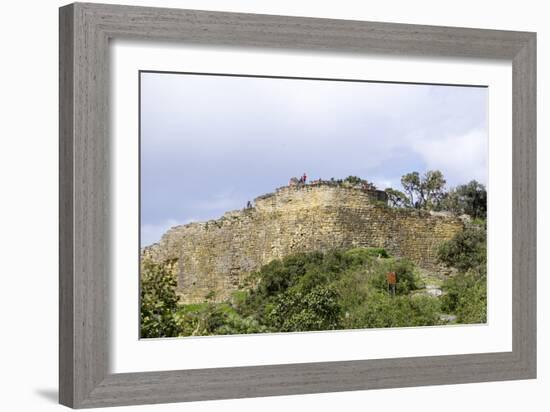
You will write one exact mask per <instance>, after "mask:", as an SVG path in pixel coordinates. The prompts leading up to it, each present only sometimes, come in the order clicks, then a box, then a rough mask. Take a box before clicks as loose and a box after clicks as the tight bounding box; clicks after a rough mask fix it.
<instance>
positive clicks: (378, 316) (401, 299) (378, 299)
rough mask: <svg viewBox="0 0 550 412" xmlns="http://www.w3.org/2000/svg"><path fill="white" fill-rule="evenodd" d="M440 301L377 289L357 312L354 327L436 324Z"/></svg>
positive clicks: (437, 322)
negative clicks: (399, 294) (394, 294)
mask: <svg viewBox="0 0 550 412" xmlns="http://www.w3.org/2000/svg"><path fill="white" fill-rule="evenodd" d="M439 314H440V303H439V300H438V299H437V298H434V297H430V296H423V295H417V296H395V297H391V296H390V295H388V294H387V293H383V292H380V291H377V292H375V293H373V294H371V295H370V296H369V298H368V300H367V301H366V302H365V303H364V305H362V306H361V307H360V308H359V310H358V313H356V314H355V317H356V319H357V321H356V326H355V327H362V328H390V327H405V326H432V325H438V324H439V323H440V320H439Z"/></svg>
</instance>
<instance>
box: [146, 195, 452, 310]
mask: <svg viewBox="0 0 550 412" xmlns="http://www.w3.org/2000/svg"><path fill="white" fill-rule="evenodd" d="M383 195H384V194H383V192H379V191H371V192H367V191H364V190H360V189H355V188H345V187H338V186H331V185H311V186H310V185H306V186H301V187H284V188H280V189H278V190H277V191H276V192H275V193H272V194H268V195H264V196H261V197H259V198H256V199H255V205H254V207H253V208H251V209H244V210H239V211H232V212H228V213H226V214H225V215H224V216H223V217H222V218H220V219H217V220H210V221H208V222H201V223H191V224H187V225H184V226H177V227H174V228H172V229H170V230H169V231H168V232H167V233H166V234H165V235H164V236H163V237H162V239H161V241H160V242H159V243H158V244H155V245H153V246H150V247H147V248H145V249H144V250H143V251H142V254H143V255H147V256H149V257H150V258H152V259H154V260H156V261H159V262H160V261H163V260H165V259H172V258H177V259H178V263H177V266H176V269H175V270H177V275H178V293H179V294H180V296H181V297H182V301H183V302H186V303H194V302H201V301H203V300H204V298H205V296H206V295H208V294H212V293H214V300H218V301H220V300H223V299H225V298H227V297H228V296H229V295H230V293H231V291H233V290H235V289H236V288H237V286H238V284H239V282H240V281H241V280H242V278H243V277H244V276H246V275H247V274H248V273H249V272H251V271H254V270H256V269H258V268H259V267H260V266H262V265H264V264H266V263H268V262H270V261H271V260H273V259H275V258H281V257H283V256H285V255H288V254H291V253H295V252H302V251H313V250H327V249H334V248H350V247H359V246H361V247H383V248H385V249H386V250H387V251H388V253H390V254H392V255H395V256H401V257H407V258H409V259H410V260H412V261H413V262H415V263H416V264H418V265H419V266H420V267H423V268H426V269H432V270H433V269H436V268H437V262H436V253H437V247H438V246H439V244H441V242H443V241H445V240H448V239H450V238H451V237H453V236H454V234H455V233H457V232H458V231H461V230H463V223H462V221H461V220H460V219H458V218H454V217H450V216H445V215H436V214H431V213H429V212H426V211H418V210H405V209H394V208H389V207H387V206H386V205H385V204H384V203H383V202H381V201H380V200H381V199H384V196H383Z"/></svg>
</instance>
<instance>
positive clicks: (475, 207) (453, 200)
mask: <svg viewBox="0 0 550 412" xmlns="http://www.w3.org/2000/svg"><path fill="white" fill-rule="evenodd" d="M442 203H443V208H444V209H445V210H449V211H451V212H453V213H455V214H467V215H470V216H471V217H473V218H474V219H485V218H486V217H487V190H486V189H485V186H484V185H482V184H481V183H479V182H477V181H476V180H472V181H470V182H469V183H467V184H465V185H460V186H457V187H456V188H454V189H452V190H450V191H449V193H448V194H447V196H446V197H445V199H444V200H443V202H442Z"/></svg>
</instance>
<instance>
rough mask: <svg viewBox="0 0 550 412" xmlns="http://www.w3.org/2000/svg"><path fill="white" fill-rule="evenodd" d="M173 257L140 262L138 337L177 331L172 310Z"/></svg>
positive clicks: (174, 301)
mask: <svg viewBox="0 0 550 412" xmlns="http://www.w3.org/2000/svg"><path fill="white" fill-rule="evenodd" d="M174 263H175V261H167V262H165V263H164V264H157V263H154V262H152V261H147V260H146V261H144V262H143V263H142V266H141V293H140V295H141V301H140V304H141V308H140V309H141V313H140V315H141V323H140V335H141V337H142V338H161V337H173V336H177V335H178V331H179V328H178V324H177V321H176V318H175V316H174V315H175V313H176V311H177V309H178V296H177V295H176V277H175V276H174V274H173V270H172V268H173V264H174Z"/></svg>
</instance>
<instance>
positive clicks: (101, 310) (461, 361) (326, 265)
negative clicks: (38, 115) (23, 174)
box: [60, 3, 536, 408]
mask: <svg viewBox="0 0 550 412" xmlns="http://www.w3.org/2000/svg"><path fill="white" fill-rule="evenodd" d="M535 68H536V37H535V34H534V33H527V32H509V31H498V30H480V29H466V28H450V27H431V26H417V25H402V24H391V23H371V22H358V21H343V20H327V19H312V18H298V17H287V16H271V15H252V14H236V13H220V12H209V11H193V10H175V9H157V8H143V7H129V6H114V5H102V4H81V3H75V4H72V5H68V6H65V7H62V8H61V9H60V239H61V240H60V242H61V243H60V402H61V403H63V404H65V405H67V406H71V407H75V408H84V407H101V406H115V405H129V404H143V403H161V402H179V401H193V400H205V399H222V398H242V397H253V396H271V395H287V394H300V393H317V392H327V391H348V390H359V389H370V388H388V387H405V386H420V385H434V384H446V383H465V382H483V381H496V380H510V379H527V378H534V377H535V376H536V323H535V322H536V293H535V284H536V268H535V248H536V243H535V241H536V233H535V222H536V210H535V205H536V198H535V195H536V193H535V187H536V184H535V183H536V180H535V179H536V175H535V170H536V167H535V138H536V128H535V127H536V118H535V113H536V110H535V103H536V102H535V97H536V87H535V86H536V72H535ZM404 342H406V344H404Z"/></svg>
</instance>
